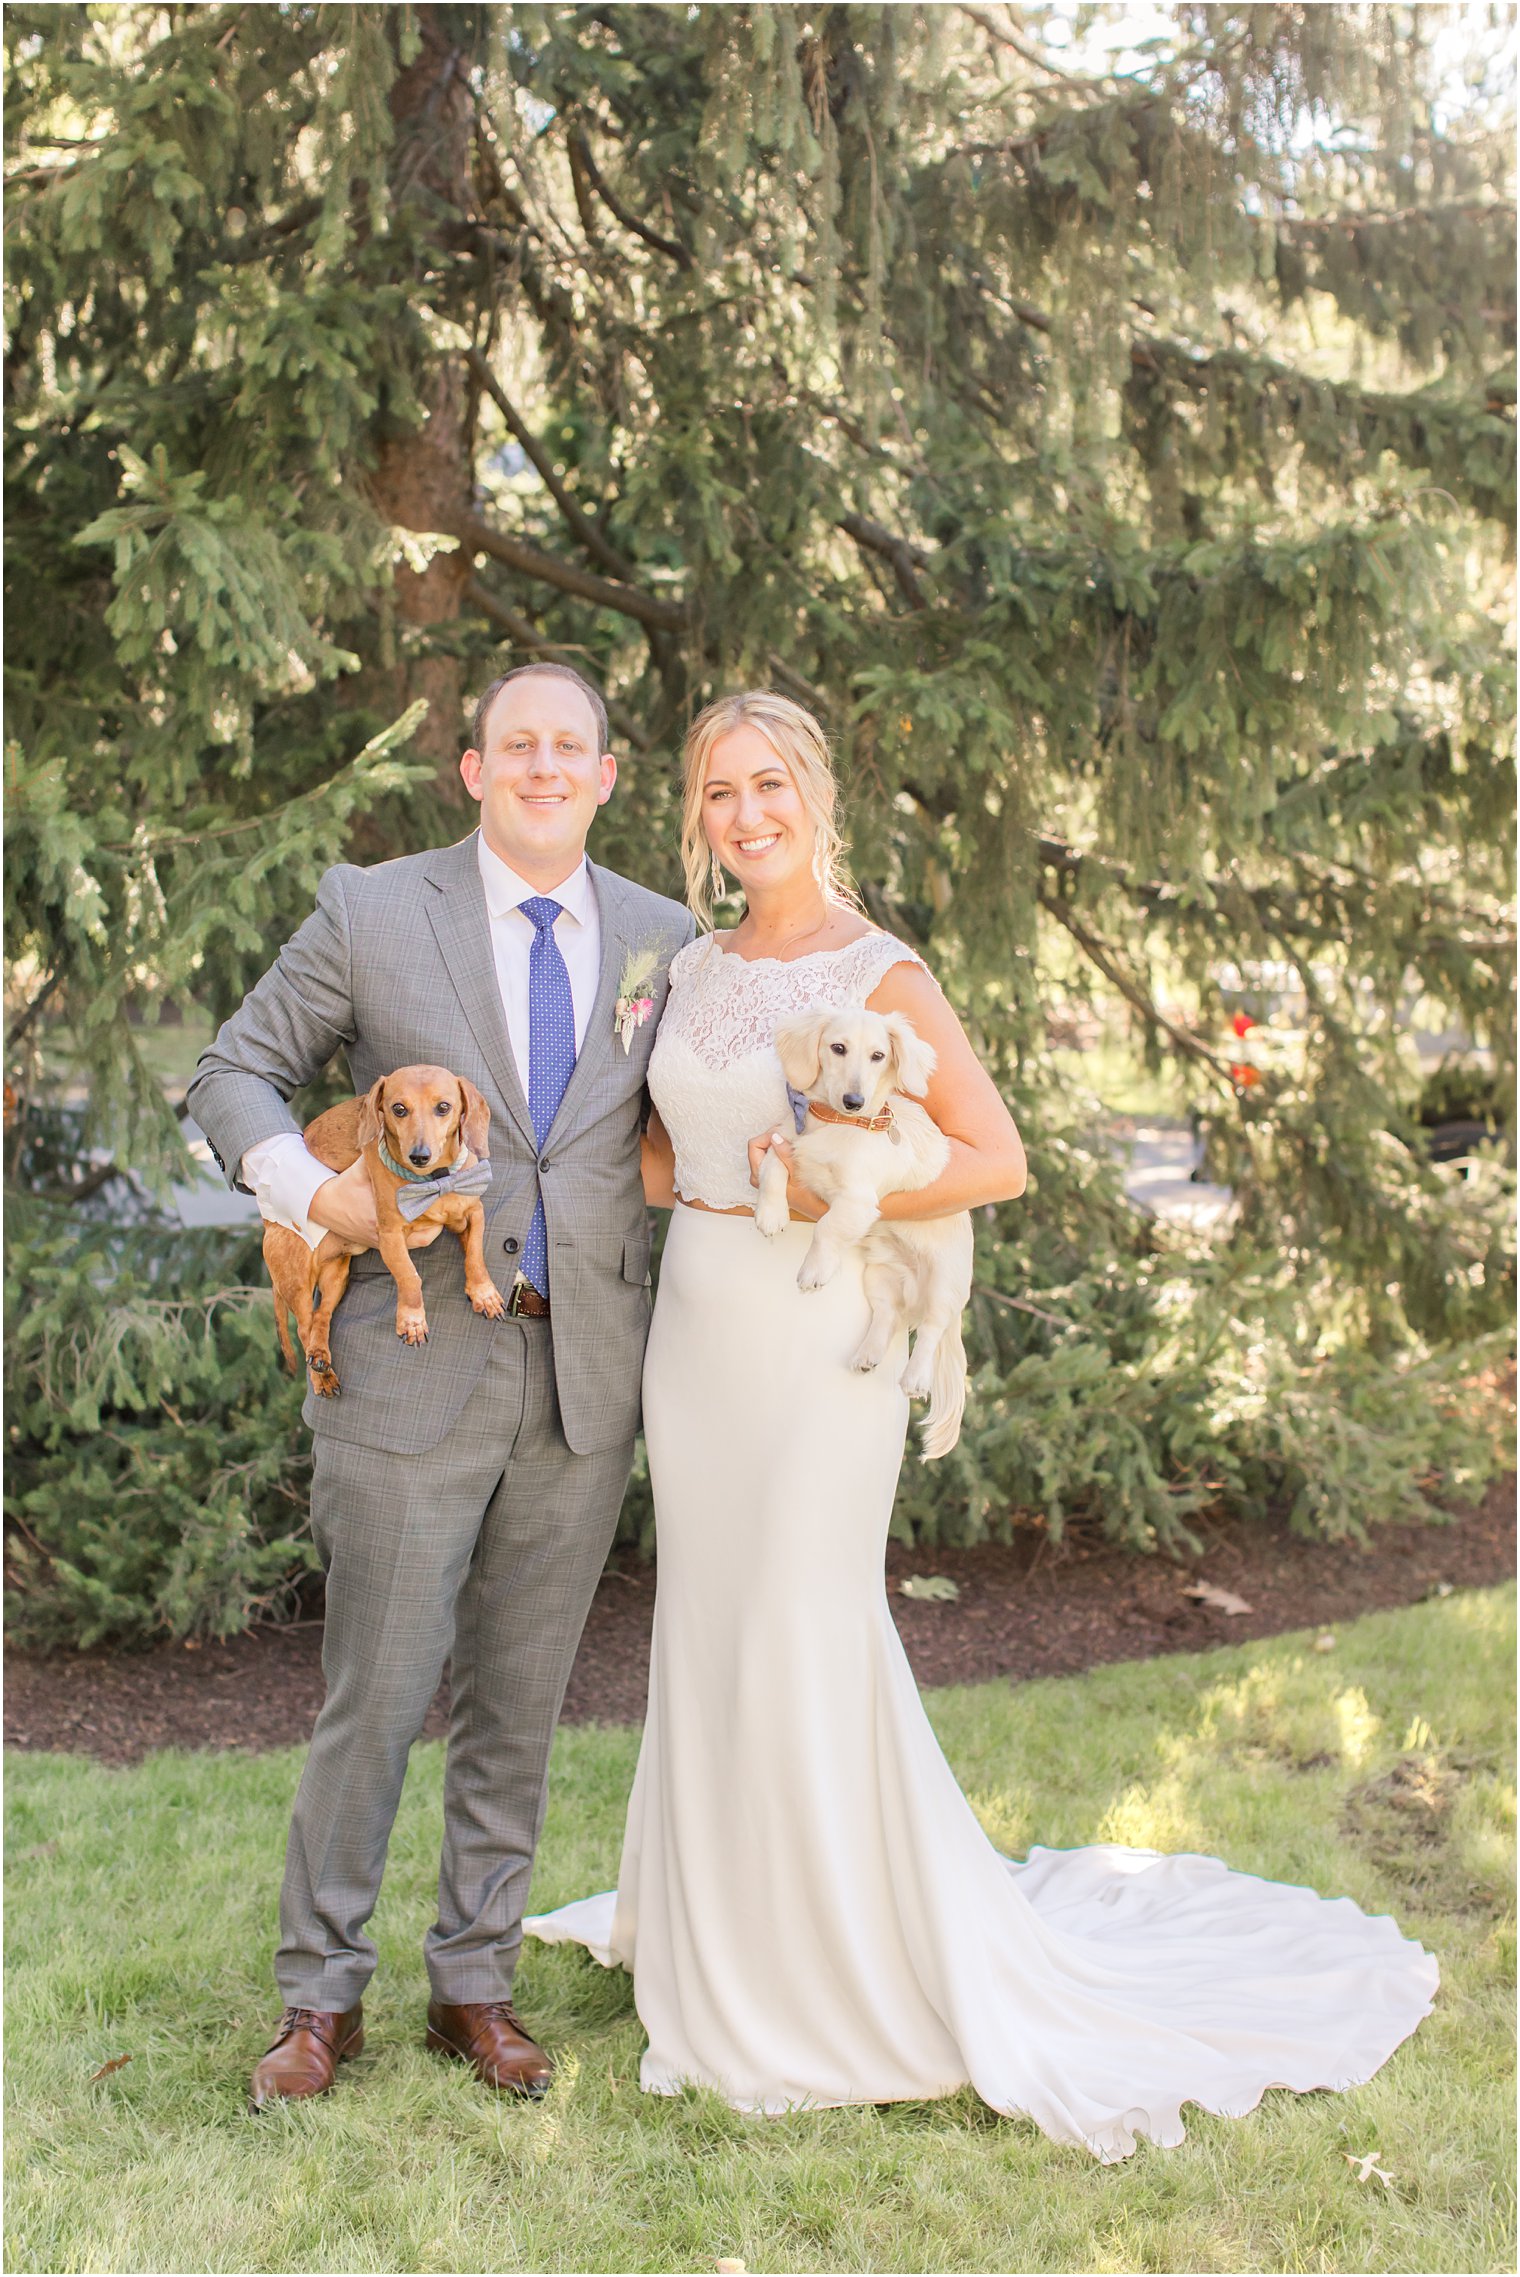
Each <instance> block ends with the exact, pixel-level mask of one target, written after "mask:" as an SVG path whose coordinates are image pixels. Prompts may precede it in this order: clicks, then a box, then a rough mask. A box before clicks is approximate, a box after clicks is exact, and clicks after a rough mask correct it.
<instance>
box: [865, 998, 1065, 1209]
mask: <svg viewBox="0 0 1520 2277" xmlns="http://www.w3.org/2000/svg"><path fill="white" fill-rule="evenodd" d="M867 1002H868V1004H869V1007H870V1009H871V1010H872V1011H873V1012H901V1013H903V1014H905V1015H906V1017H907V1018H908V1019H910V1020H911V1021H912V1023H913V1025H914V1027H915V1028H916V1029H917V1030H918V1032H919V1034H920V1035H921V1036H922V1037H923V1039H924V1041H925V1043H927V1044H932V1045H933V1046H934V1049H935V1052H936V1053H937V1054H938V1065H937V1066H936V1067H935V1070H934V1075H933V1078H932V1080H931V1082H930V1085H929V1088H928V1090H927V1092H926V1093H925V1094H924V1105H925V1106H926V1107H927V1108H928V1110H929V1113H930V1114H931V1115H932V1116H933V1118H934V1120H935V1122H936V1123H938V1125H939V1127H940V1129H941V1130H942V1131H943V1132H944V1134H945V1137H946V1138H947V1139H948V1140H949V1142H950V1160H949V1162H948V1164H947V1165H946V1167H945V1169H944V1171H943V1173H942V1174H941V1176H939V1177H938V1178H936V1179H935V1181H934V1183H933V1185H932V1186H920V1187H919V1188H917V1190H916V1191H915V1192H913V1193H911V1194H888V1195H887V1196H886V1197H885V1198H884V1199H883V1202H882V1205H881V1214H882V1216H883V1217H884V1218H888V1219H891V1218H948V1217H953V1216H954V1215H955V1214H956V1212H957V1211H960V1210H975V1209H979V1208H980V1207H981V1206H982V1204H983V1203H985V1202H1013V1201H1017V1199H1018V1197H1019V1195H1020V1194H1022V1193H1023V1191H1024V1187H1025V1184H1026V1182H1027V1180H1028V1176H1029V1170H1028V1165H1027V1163H1026V1162H1025V1159H1024V1143H1023V1141H1022V1139H1021V1138H1020V1137H1019V1133H1018V1126H1017V1125H1016V1123H1015V1122H1014V1119H1013V1117H1012V1115H1010V1114H1009V1112H1008V1109H1007V1108H1006V1106H1005V1105H1004V1104H1003V1100H1002V1096H1001V1094H1000V1092H999V1091H998V1088H997V1085H996V1084H995V1083H994V1082H993V1080H992V1078H991V1076H990V1075H989V1074H988V1073H987V1070H986V1069H985V1068H984V1067H983V1065H982V1063H981V1061H980V1060H979V1059H978V1058H977V1056H976V1053H975V1052H974V1051H973V1050H972V1049H971V1045H970V1043H969V1041H968V1040H967V1036H966V1031H965V1029H964V1028H963V1027H962V1026H961V1024H960V1022H959V1020H958V1019H957V1018H956V1016H955V1014H954V1012H953V1011H952V1010H951V1009H950V1005H949V1002H948V1000H947V998H946V997H945V995H944V994H943V992H942V991H941V989H940V988H939V986H938V985H937V983H936V982H935V981H934V980H933V979H932V978H931V977H930V975H929V974H928V973H927V972H925V970H924V968H923V966H922V965H908V964H902V965H894V966H893V967H892V969H891V971H890V972H889V973H888V974H887V976H886V978H885V979H884V980H883V981H882V983H881V986H880V987H879V988H878V989H876V991H875V992H874V994H872V995H871V996H870V997H869V998H868V999H867Z"/></svg>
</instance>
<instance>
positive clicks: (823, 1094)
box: [755, 1006, 971, 1462]
mask: <svg viewBox="0 0 1520 2277" xmlns="http://www.w3.org/2000/svg"><path fill="white" fill-rule="evenodd" d="M776 1053H777V1056H778V1058H779V1059H780V1061H781V1067H782V1072H783V1073H784V1075H785V1076H786V1079H787V1082H788V1083H789V1084H790V1085H791V1086H792V1088H793V1090H794V1091H798V1092H801V1093H802V1094H803V1096H804V1098H805V1099H806V1101H807V1107H808V1112H807V1119H806V1123H805V1125H804V1127H803V1129H802V1130H801V1131H800V1132H799V1133H798V1134H797V1135H796V1136H795V1138H794V1137H793V1134H792V1133H791V1132H790V1131H778V1132H777V1133H776V1136H777V1138H781V1139H788V1140H790V1141H791V1143H792V1147H793V1153H794V1156H795V1160H796V1164H797V1174H798V1176H799V1178H801V1180H802V1181H803V1183H804V1184H805V1185H807V1186H810V1187H811V1188H812V1189H813V1192H814V1193H815V1194H817V1195H819V1196H820V1197H821V1198H822V1199H823V1200H824V1201H825V1202H827V1203H828V1205H829V1206H828V1208H827V1210H826V1211H825V1212H824V1215H823V1216H822V1217H821V1218H820V1219H819V1220H818V1223H817V1225H816V1227H815V1228H814V1232H813V1239H812V1241H811V1243H810V1244H809V1247H808V1253H807V1255H806V1257H805V1258H804V1259H803V1261H802V1267H801V1270H800V1271H799V1273H798V1275H797V1286H798V1287H799V1288H800V1289H804V1290H807V1289H821V1288H823V1287H824V1285H825V1284H826V1283H827V1282H829V1281H832V1280H833V1278H834V1276H835V1274H836V1273H837V1272H838V1271H839V1267H840V1263H841V1259H842V1254H843V1251H844V1249H845V1248H846V1247H848V1246H852V1245H856V1244H858V1245H859V1246H860V1248H861V1249H862V1250H863V1251H864V1254H865V1290H866V1297H867V1299H868V1301H869V1303H870V1307H871V1317H870V1321H869V1324H868V1325H867V1328H866V1333H865V1336H864V1338H863V1339H862V1341H861V1344H860V1347H859V1350H858V1351H857V1352H856V1353H855V1355H854V1357H853V1358H852V1360H851V1361H850V1366H851V1367H852V1368H859V1369H861V1370H863V1371H864V1370H867V1369H871V1368H879V1367H880V1365H881V1363H882V1361H883V1360H884V1359H885V1358H886V1356H887V1354H888V1352H889V1351H890V1350H891V1348H892V1343H893V1339H894V1338H895V1337H896V1335H897V1333H898V1331H899V1329H902V1328H913V1329H916V1330H917V1332H918V1333H917V1335H916V1336H915V1338H914V1340H913V1350H912V1354H911V1356H910V1358H909V1360H908V1364H907V1366H906V1368H905V1369H904V1370H903V1373H902V1376H901V1378H900V1382H901V1385H902V1389H903V1390H904V1391H905V1392H906V1393H907V1395H908V1397H909V1399H927V1400H928V1401H929V1412H928V1414H927V1415H926V1416H925V1418H924V1422H923V1460H924V1461H925V1462H932V1461H933V1460H934V1458H935V1457H936V1456H938V1455H947V1454H948V1453H949V1452H950V1449H951V1448H952V1447H953V1446H954V1445H955V1442H956V1440H957V1439H958V1438H959V1437H960V1430H961V1415H962V1412H963V1411H964V1408H965V1405H966V1348H965V1346H964V1344H963V1343H962V1342H961V1314H962V1312H963V1311H964V1310H965V1307H966V1304H967V1302H968V1300H969V1298H970V1295H971V1219H970V1217H969V1215H968V1214H967V1213H966V1212H965V1211H964V1210H962V1211H961V1212H959V1213H958V1214H957V1215H956V1216H954V1217H948V1218H922V1219H919V1220H918V1221H916V1222H913V1221H909V1220H907V1219H901V1220H897V1221H895V1222H893V1223H891V1224H887V1223H885V1222H883V1220H882V1217H881V1201H882V1197H883V1195H886V1194H903V1193H908V1192H910V1191H911V1190H912V1189H913V1188H915V1187H918V1186H928V1185H930V1184H932V1183H933V1181H934V1180H935V1179H936V1178H937V1177H938V1176H939V1175H940V1172H941V1171H942V1170H943V1169H944V1167H945V1165H946V1163H947V1162H948V1161H949V1159H950V1145H949V1141H948V1140H947V1139H946V1138H945V1135H944V1133H943V1132H942V1131H941V1130H940V1128H939V1126H938V1125H937V1124H936V1123H935V1121H934V1120H933V1118H932V1116H931V1115H930V1114H929V1112H928V1109H927V1108H925V1107H922V1106H920V1105H919V1104H918V1103H917V1100H916V1099H914V1098H913V1097H911V1096H909V1094H912V1093H915V1092H917V1093H922V1092H924V1091H926V1090H927V1089H928V1087H929V1078H930V1077H931V1076H932V1075H933V1073H934V1056H935V1055H934V1051H933V1047H932V1046H931V1045H929V1044H926V1043H925V1042H924V1041H923V1039H922V1037H921V1036H920V1035H919V1033H918V1031H917V1029H916V1028H915V1027H914V1026H913V1023H912V1021H911V1020H908V1019H905V1018H904V1017H903V1015H902V1014H901V1013H900V1012H886V1013H881V1012H868V1011H866V1010H865V1009H864V1007H861V1008H859V1009H856V1008H853V1007H850V1008H847V1009H845V1010H844V1011H835V1010H833V1009H831V1008H829V1007H826V1006H820V1007H816V1008H815V1009H814V1010H812V1011H810V1012H804V1013H803V1014H802V1015H801V1016H800V1017H799V1018H797V1019H795V1020H785V1021H783V1022H782V1024H781V1026H780V1027H779V1028H777V1030H776ZM786 1188H787V1172H786V1165H785V1163H784V1162H783V1161H782V1160H781V1158H780V1156H779V1155H777V1154H776V1153H775V1152H774V1151H772V1152H770V1153H768V1154H767V1155H766V1157H765V1159H764V1161H763V1162H762V1164H761V1166H760V1199H759V1202H758V1204H757V1206H756V1210H755V1223H756V1225H757V1226H758V1227H759V1228H760V1231H761V1232H762V1233H763V1234H765V1235H766V1236H768V1237H770V1236H774V1235H775V1234H778V1233H780V1232H782V1231H783V1229H784V1228H785V1227H786V1226H787V1225H788V1224H789V1223H790V1222H791V1221H790V1213H789V1212H788V1209H787V1200H786Z"/></svg>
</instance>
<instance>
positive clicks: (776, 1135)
mask: <svg viewBox="0 0 1520 2277" xmlns="http://www.w3.org/2000/svg"><path fill="white" fill-rule="evenodd" d="M768 1154H774V1155H775V1156H776V1157H777V1158H778V1160H779V1161H781V1162H784V1163H785V1164H786V1206H787V1208H788V1209H789V1210H790V1211H791V1213H792V1216H793V1217H794V1218H806V1219H807V1220H808V1222H809V1223H810V1224H812V1223H815V1222H816V1221H817V1220H818V1219H819V1218H821V1217H822V1216H823V1213H824V1211H825V1210H826V1209H827V1208H828V1206H829V1205H828V1203H827V1202H826V1201H824V1199H823V1197H822V1195H821V1194H815V1193H814V1192H813V1189H812V1187H811V1186H804V1185H803V1184H802V1182H801V1180H800V1179H799V1178H798V1176H797V1157H796V1155H795V1154H794V1153H793V1152H792V1148H791V1145H790V1143H789V1142H788V1141H787V1140H786V1139H784V1138H783V1137H782V1136H781V1133H780V1132H779V1131H765V1132H763V1133H762V1134H761V1136H760V1137H759V1138H752V1139H751V1140H750V1142H749V1182H750V1184H751V1185H752V1186H758V1185H759V1183H760V1165H761V1163H762V1162H763V1161H764V1160H765V1158H766V1156H767V1155H768Z"/></svg>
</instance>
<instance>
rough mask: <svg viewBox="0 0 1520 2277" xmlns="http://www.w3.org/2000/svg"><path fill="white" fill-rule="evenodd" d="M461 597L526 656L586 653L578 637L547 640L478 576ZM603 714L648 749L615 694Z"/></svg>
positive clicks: (636, 744)
mask: <svg viewBox="0 0 1520 2277" xmlns="http://www.w3.org/2000/svg"><path fill="white" fill-rule="evenodd" d="M464 597H465V599H466V600H467V601H470V602H473V603H474V605H475V607H476V608H477V609H478V610H479V611H480V613H481V615H482V616H483V617H489V618H490V620H491V622H492V623H493V624H495V625H499V626H500V627H501V629H502V631H503V632H504V633H505V634H506V635H507V637H508V639H509V640H511V641H512V642H513V643H514V645H515V646H516V647H518V648H521V649H524V650H525V651H526V652H527V653H528V655H530V656H584V655H585V653H586V652H585V649H584V647H583V646H582V645H581V643H579V642H578V641H577V642H572V641H564V640H550V639H549V638H548V636H547V634H545V633H544V632H542V631H541V630H540V629H539V627H538V626H537V625H534V624H530V623H529V622H528V619H527V618H526V617H521V616H519V615H518V613H517V611H516V610H515V609H512V608H509V607H508V606H507V604H506V602H505V601H501V600H498V599H497V596H496V595H495V594H494V593H493V592H492V591H491V588H490V587H489V585H484V584H482V582H481V580H480V579H479V578H478V577H472V578H471V579H470V581H469V583H468V584H467V585H466V587H465V589H464ZM607 717H608V719H609V720H610V721H611V722H612V725H613V726H614V727H615V728H616V729H617V731H618V733H619V734H620V735H621V736H622V737H623V739H624V741H625V742H627V743H631V744H632V745H633V747H634V749H635V750H636V751H647V750H649V748H650V738H649V736H647V735H646V734H645V732H644V730H643V729H642V728H641V727H640V726H639V724H638V721H637V720H636V719H635V718H634V716H633V714H632V712H630V711H629V710H628V708H627V706H626V705H624V704H620V703H619V702H618V701H617V699H616V698H615V697H612V698H609V699H607Z"/></svg>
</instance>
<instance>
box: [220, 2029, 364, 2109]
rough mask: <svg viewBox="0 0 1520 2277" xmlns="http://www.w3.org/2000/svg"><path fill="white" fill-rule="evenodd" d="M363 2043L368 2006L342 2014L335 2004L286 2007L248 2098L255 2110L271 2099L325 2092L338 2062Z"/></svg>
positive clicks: (294, 2098) (291, 2099) (283, 2100)
mask: <svg viewBox="0 0 1520 2277" xmlns="http://www.w3.org/2000/svg"><path fill="white" fill-rule="evenodd" d="M363 2045H364V2010H363V2007H362V2006H360V2007H357V2008H349V2009H346V2010H344V2012H343V2013H342V2014H341V2015H340V2014H339V2012H338V2011H337V2010H336V2009H333V2008H287V2009H286V2011H285V2013H284V2015H283V2016H282V2017H281V2018H280V2022H279V2027H278V2029H277V2031H276V2032H275V2036H274V2038H273V2039H272V2040H271V2041H270V2043H269V2047H268V2050H267V2052H266V2053H265V2054H264V2055H263V2056H262V2057H261V2058H260V2059H259V2062H258V2064H257V2065H256V2067H255V2069H254V2074H253V2085H252V2087H251V2088H250V2090H249V2095H248V2101H249V2105H250V2107H251V2108H252V2109H253V2110H255V2111H261V2110H262V2109H263V2107H264V2105H265V2104H266V2103H294V2102H296V2101H298V2100H299V2099H300V2098H301V2097H302V2096H306V2095H325V2094H326V2093H327V2091H328V2089H329V2088H330V2087H331V2086H332V2084H333V2081H334V2079H335V2078H336V2076H337V2070H338V2066H339V2064H341V2063H346V2062H347V2061H348V2058H349V2057H350V2056H356V2055H357V2054H358V2053H359V2050H360V2049H361V2048H362V2047H363Z"/></svg>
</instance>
